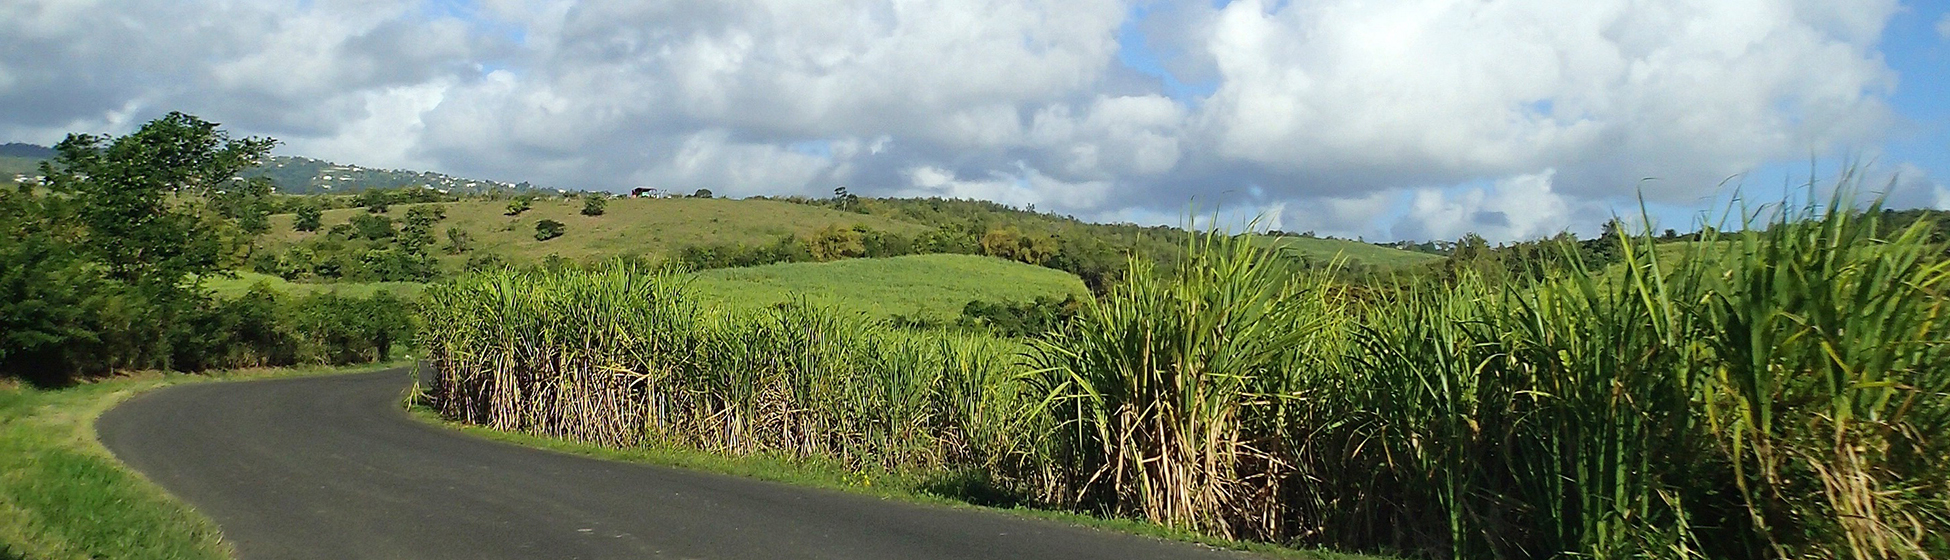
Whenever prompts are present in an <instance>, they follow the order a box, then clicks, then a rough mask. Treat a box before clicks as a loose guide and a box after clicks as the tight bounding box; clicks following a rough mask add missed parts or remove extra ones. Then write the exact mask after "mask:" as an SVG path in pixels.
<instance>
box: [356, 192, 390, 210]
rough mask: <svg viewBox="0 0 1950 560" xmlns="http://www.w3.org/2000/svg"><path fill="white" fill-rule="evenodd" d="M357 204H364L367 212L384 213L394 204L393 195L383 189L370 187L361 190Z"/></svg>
mask: <svg viewBox="0 0 1950 560" xmlns="http://www.w3.org/2000/svg"><path fill="white" fill-rule="evenodd" d="M357 204H358V205H359V206H364V207H365V208H366V211H367V212H370V213H373V214H384V213H386V210H387V209H388V208H390V207H391V206H392V204H393V196H392V193H388V192H386V191H384V190H381V189H369V190H365V191H360V192H359V196H358V202H357Z"/></svg>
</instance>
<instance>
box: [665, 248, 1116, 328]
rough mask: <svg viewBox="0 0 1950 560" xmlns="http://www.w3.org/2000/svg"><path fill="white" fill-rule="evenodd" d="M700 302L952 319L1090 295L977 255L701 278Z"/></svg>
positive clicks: (1075, 284) (1062, 276)
mask: <svg viewBox="0 0 1950 560" xmlns="http://www.w3.org/2000/svg"><path fill="white" fill-rule="evenodd" d="M695 281H696V284H695V287H696V288H697V290H698V295H699V296H701V297H702V298H704V299H705V300H706V301H711V302H716V303H719V304H722V305H730V306H737V307H744V308H757V307H765V306H768V305H772V304H775V303H781V302H784V301H787V300H790V299H791V298H793V297H794V295H795V294H803V295H805V296H806V297H807V298H808V299H810V300H812V301H814V302H816V303H822V304H827V305H833V306H836V307H839V308H840V309H842V310H845V311H852V312H859V313H864V314H867V315H869V316H873V317H888V316H892V315H896V314H899V315H907V316H919V317H926V318H930V319H936V320H948V319H953V318H955V317H957V316H959V315H960V314H961V309H962V306H963V305H966V304H967V303H968V302H969V301H970V300H983V301H992V302H999V301H1012V302H1024V301H1030V300H1033V299H1036V297H1037V296H1051V297H1058V298H1060V297H1063V296H1064V295H1067V294H1077V295H1083V294H1087V293H1089V292H1088V290H1086V289H1085V288H1084V286H1083V281H1082V280H1079V279H1077V277H1076V276H1074V275H1072V274H1070V273H1067V272H1063V271H1060V270H1055V269H1049V268H1043V267H1039V266H1031V265H1026V264H1022V263H1017V262H1011V261H1005V260H1002V259H997V258H993V257H978V256H973V255H911V256H905V257H894V258H887V259H851V260H843V261H835V262H828V263H792V264H775V265H769V266H759V267H751V268H726V269H719V270H710V271H705V272H701V273H698V274H697V275H696V276H695Z"/></svg>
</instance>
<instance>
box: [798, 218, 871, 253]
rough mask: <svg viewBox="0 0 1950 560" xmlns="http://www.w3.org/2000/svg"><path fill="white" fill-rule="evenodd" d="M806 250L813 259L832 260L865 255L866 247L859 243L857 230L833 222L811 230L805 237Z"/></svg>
mask: <svg viewBox="0 0 1950 560" xmlns="http://www.w3.org/2000/svg"><path fill="white" fill-rule="evenodd" d="M806 251H808V252H810V253H812V257H813V259H814V260H818V261H834V260H839V259H846V258H853V257H859V256H862V255H865V254H866V252H867V248H866V245H864V244H863V243H861V239H860V231H859V230H856V229H853V228H850V227H846V226H842V225H840V224H833V225H829V226H826V227H823V228H820V229H819V231H815V232H813V235H812V237H810V238H807V239H806Z"/></svg>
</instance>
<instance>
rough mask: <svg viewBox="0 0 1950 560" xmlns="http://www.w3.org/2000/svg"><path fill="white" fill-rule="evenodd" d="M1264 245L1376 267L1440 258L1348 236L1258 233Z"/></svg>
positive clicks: (1389, 266)
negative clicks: (1266, 234) (1260, 234)
mask: <svg viewBox="0 0 1950 560" xmlns="http://www.w3.org/2000/svg"><path fill="white" fill-rule="evenodd" d="M1255 242H1258V243H1260V244H1262V245H1264V246H1269V247H1275V248H1278V249H1280V250H1282V251H1287V252H1291V253H1294V254H1298V255H1301V256H1304V257H1307V258H1308V259H1311V260H1316V261H1323V262H1325V261H1335V260H1340V259H1345V260H1346V261H1347V262H1348V263H1350V264H1365V265H1368V266H1373V267H1378V268H1383V269H1387V268H1396V267H1402V266H1413V265H1418V264H1424V263H1430V262H1435V261H1439V260H1442V256H1441V255H1432V254H1429V253H1418V252H1415V251H1404V250H1401V249H1396V248H1393V247H1383V246H1380V245H1375V244H1373V243H1362V242H1360V241H1353V240H1348V239H1329V238H1320V237H1297V236H1281V237H1274V236H1260V237H1259V238H1257V239H1255Z"/></svg>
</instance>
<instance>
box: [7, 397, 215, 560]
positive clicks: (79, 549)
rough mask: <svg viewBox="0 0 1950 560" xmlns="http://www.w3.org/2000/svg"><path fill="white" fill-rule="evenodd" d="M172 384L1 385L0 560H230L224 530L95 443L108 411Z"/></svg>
mask: <svg viewBox="0 0 1950 560" xmlns="http://www.w3.org/2000/svg"><path fill="white" fill-rule="evenodd" d="M173 381H174V380H173V379H169V378H154V377H152V378H147V379H140V380H136V379H130V380H117V381H111V382H104V383H90V384H84V385H80V386H76V387H72V388H68V389H62V390H42V389H35V388H32V387H21V386H17V385H14V386H0V512H4V513H0V558H35V559H41V558H46V559H77V560H79V559H86V558H182V559H196V558H207V559H210V560H220V559H225V558H229V557H230V554H229V550H227V547H225V546H224V545H223V542H222V540H221V539H220V538H219V537H218V533H217V527H216V524H214V523H211V522H210V520H208V519H206V518H204V517H203V516H201V515H198V514H196V513H195V512H193V511H191V510H190V508H189V507H187V506H185V505H183V504H181V503H178V502H176V501H175V500H172V499H170V498H169V497H168V495H166V494H164V493H163V491H162V490H161V489H159V488H156V487H155V486H154V485H153V484H150V483H149V482H148V481H146V480H144V479H143V478H142V477H141V476H140V475H137V474H135V473H134V472H131V471H129V470H128V469H127V468H125V467H123V466H122V464H121V463H120V462H118V461H116V460H115V458H114V457H113V456H111V455H109V453H108V450H107V449H103V448H102V446H101V444H100V443H99V442H97V441H96V439H95V434H94V420H95V417H96V416H99V415H100V414H101V413H102V411H105V410H107V409H108V408H109V407H110V406H112V405H114V404H115V403H118V402H120V401H122V400H123V399H124V398H127V397H128V396H130V395H132V394H134V393H136V392H139V391H142V390H147V389H150V388H154V387H157V386H161V385H164V384H167V383H171V382H173Z"/></svg>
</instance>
